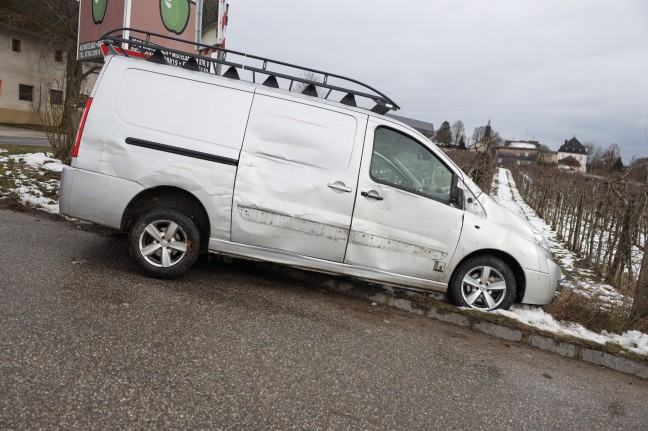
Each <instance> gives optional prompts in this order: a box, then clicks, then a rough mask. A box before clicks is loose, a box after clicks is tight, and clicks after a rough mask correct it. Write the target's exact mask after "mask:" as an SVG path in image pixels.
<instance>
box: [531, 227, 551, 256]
mask: <svg viewBox="0 0 648 431" xmlns="http://www.w3.org/2000/svg"><path fill="white" fill-rule="evenodd" d="M533 237H534V238H535V242H536V244H538V245H539V246H540V247H542V248H544V249H545V250H547V251H548V252H550V253H551V250H549V242H548V241H547V238H545V237H544V235H543V234H542V232H540V231H537V230H534V231H533Z"/></svg>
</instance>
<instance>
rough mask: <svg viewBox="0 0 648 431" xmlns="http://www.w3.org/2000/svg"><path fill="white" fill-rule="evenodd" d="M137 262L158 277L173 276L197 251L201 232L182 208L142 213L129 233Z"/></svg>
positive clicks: (191, 259)
mask: <svg viewBox="0 0 648 431" xmlns="http://www.w3.org/2000/svg"><path fill="white" fill-rule="evenodd" d="M128 241H129V247H130V252H131V254H132V255H133V257H134V258H135V260H136V262H137V263H138V265H139V266H140V267H141V268H143V269H144V270H145V271H146V272H148V273H149V274H150V275H152V276H154V277H157V278H173V277H176V276H178V275H180V274H182V273H183V272H185V271H186V270H188V269H189V268H190V267H191V266H192V265H193V264H194V263H195V262H196V260H197V259H198V255H199V253H200V233H199V231H198V228H197V227H196V224H195V223H194V222H193V220H191V219H190V218H189V217H187V216H186V215H185V214H183V213H182V212H180V211H178V210H175V209H171V208H165V209H156V210H153V211H150V212H148V213H146V214H144V215H143V216H142V217H140V219H139V220H137V222H135V224H134V225H133V227H132V228H131V230H130V235H129V239H128Z"/></svg>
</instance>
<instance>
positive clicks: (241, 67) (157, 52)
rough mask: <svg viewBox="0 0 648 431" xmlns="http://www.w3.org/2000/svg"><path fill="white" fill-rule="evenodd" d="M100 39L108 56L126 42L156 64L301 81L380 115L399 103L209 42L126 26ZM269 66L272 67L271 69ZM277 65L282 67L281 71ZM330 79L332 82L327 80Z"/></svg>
mask: <svg viewBox="0 0 648 431" xmlns="http://www.w3.org/2000/svg"><path fill="white" fill-rule="evenodd" d="M124 32H128V34H129V35H130V36H131V37H130V38H128V39H126V38H124V37H123V33H124ZM133 34H135V35H136V36H139V35H142V37H141V38H134V37H133ZM152 37H155V38H161V39H166V40H170V41H175V42H181V43H184V44H186V45H187V46H188V47H190V48H191V50H189V51H182V50H178V49H172V48H167V47H165V46H164V45H161V44H159V43H154V42H152V41H151V38H152ZM101 39H102V40H103V41H104V43H105V44H106V46H107V48H108V55H110V54H122V55H124V56H127V57H129V54H128V52H127V51H126V50H124V49H118V50H115V49H112V47H115V48H121V47H122V46H125V45H128V47H129V49H131V50H133V51H138V52H140V53H142V54H150V55H151V57H150V58H149V60H150V61H154V62H157V63H162V64H164V63H166V64H170V65H177V66H180V67H183V66H184V67H185V68H186V69H191V70H200V71H203V72H207V73H211V74H220V75H223V76H225V77H231V78H234V79H240V78H239V77H240V75H241V74H240V73H238V71H241V72H242V71H246V70H247V71H250V72H251V73H252V80H251V81H250V82H253V83H260V82H261V81H264V82H263V83H264V84H265V85H267V86H269V87H275V88H278V87H279V84H278V81H277V78H281V79H284V80H287V81H289V82H290V85H289V87H288V90H292V88H293V85H294V84H295V83H301V84H302V85H303V87H304V89H303V90H302V93H303V94H307V95H312V96H315V97H322V98H324V99H328V98H329V96H330V95H331V93H332V92H333V91H336V92H340V93H342V94H344V97H343V98H342V103H345V104H348V105H351V106H355V98H356V97H357V98H361V99H365V100H371V101H373V102H374V103H375V104H376V105H375V106H374V107H373V108H372V109H371V110H372V111H373V112H377V113H380V114H384V113H386V112H389V111H390V110H393V111H396V110H398V109H400V106H398V105H397V104H396V103H395V102H394V101H393V100H392V99H390V98H389V97H387V96H386V95H385V94H383V93H381V92H380V91H378V90H376V89H375V88H373V87H370V86H369V85H367V84H364V83H362V82H360V81H357V80H355V79H352V78H347V77H345V76H341V75H337V74H334V73H329V72H323V71H321V70H316V69H311V68H308V67H302V66H297V65H294V64H290V63H285V62H283V61H277V60H271V59H269V58H265V57H260V56H257V55H251V54H246V53H244V52H239V51H233V50H229V49H225V48H217V47H215V46H213V45H205V44H202V43H198V42H194V41H190V40H185V39H180V38H176V37H172V36H168V35H164V34H159V33H153V32H150V31H146V30H139V29H136V28H129V27H121V28H116V29H114V30H111V31H109V32H108V33H106V34H105V35H103V37H102V38H101ZM202 49H206V50H209V51H210V52H219V53H221V55H220V57H221V58H211V57H208V56H205V55H201V54H199V53H197V52H196V51H197V50H202ZM228 55H229V56H239V57H243V59H242V62H243V63H236V62H232V61H229V60H227V57H228ZM248 60H252V61H253V62H254V61H255V62H257V63H259V64H257V65H251V64H244V63H247V62H248ZM194 63H195V64H194ZM221 66H225V67H227V69H226V71H225V73H222V74H221V73H220V70H221V68H222V67H221ZM270 66H273V67H272V68H271V67H270ZM281 68H283V70H282V69H281ZM285 69H294V70H295V71H296V73H295V72H293V71H292V70H288V71H286V70H285ZM257 74H261V75H262V77H261V78H260V79H259V80H257V76H256V75H257ZM298 74H301V76H298ZM311 77H312V78H311ZM318 77H321V81H319V80H318V79H316V78H318ZM330 79H331V80H332V81H335V82H334V83H331V82H329V80H330ZM317 89H323V92H324V94H323V95H321V96H320V95H319V94H318V92H317V91H316V90H317ZM314 90H315V91H314ZM351 101H352V102H351Z"/></svg>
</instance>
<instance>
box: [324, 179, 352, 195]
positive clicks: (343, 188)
mask: <svg viewBox="0 0 648 431" xmlns="http://www.w3.org/2000/svg"><path fill="white" fill-rule="evenodd" d="M327 185H328V186H329V188H331V189H333V190H335V191H338V192H344V193H351V192H352V191H353V189H352V188H351V187H347V186H346V185H345V184H344V183H343V182H342V181H336V182H334V183H330V184H327Z"/></svg>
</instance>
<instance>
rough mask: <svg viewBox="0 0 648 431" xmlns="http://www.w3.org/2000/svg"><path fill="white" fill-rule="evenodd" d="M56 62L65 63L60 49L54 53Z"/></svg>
mask: <svg viewBox="0 0 648 431" xmlns="http://www.w3.org/2000/svg"><path fill="white" fill-rule="evenodd" d="M54 61H58V62H59V63H60V62H62V61H63V51H61V50H60V49H57V50H56V51H54Z"/></svg>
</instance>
